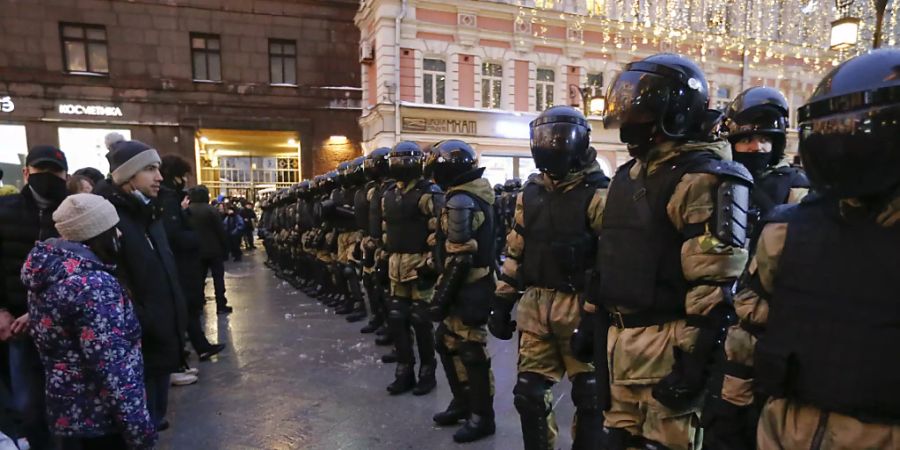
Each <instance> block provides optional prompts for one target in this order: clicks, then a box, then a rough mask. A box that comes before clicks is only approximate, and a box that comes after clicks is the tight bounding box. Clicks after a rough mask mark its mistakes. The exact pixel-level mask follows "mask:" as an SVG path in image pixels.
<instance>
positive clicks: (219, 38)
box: [188, 33, 222, 83]
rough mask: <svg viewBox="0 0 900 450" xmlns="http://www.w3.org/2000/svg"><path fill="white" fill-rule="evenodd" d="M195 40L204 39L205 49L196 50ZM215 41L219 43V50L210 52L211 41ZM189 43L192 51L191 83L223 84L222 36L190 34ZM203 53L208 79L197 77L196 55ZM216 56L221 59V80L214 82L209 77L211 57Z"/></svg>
mask: <svg viewBox="0 0 900 450" xmlns="http://www.w3.org/2000/svg"><path fill="white" fill-rule="evenodd" d="M194 39H203V41H204V42H203V48H194ZM210 39H215V40H216V41H218V43H219V48H217V49H214V50H210V49H209V40H210ZM188 42H189V44H190V49H191V81H193V82H195V83H221V82H222V36H221V35H219V34H212V33H190V34H189V36H188ZM195 53H202V54H203V55H204V58H205V59H206V78H198V77H197V66H196V64H194V54H195ZM210 54H216V55H218V57H219V74H218V75H219V79H218V80H213V79H212V78H210V76H209V55H210Z"/></svg>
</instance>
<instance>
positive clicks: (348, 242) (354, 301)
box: [330, 157, 365, 321]
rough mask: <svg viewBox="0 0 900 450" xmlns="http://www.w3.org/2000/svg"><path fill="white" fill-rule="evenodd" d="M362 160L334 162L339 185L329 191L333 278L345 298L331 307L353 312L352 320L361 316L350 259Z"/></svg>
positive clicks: (356, 277) (359, 233)
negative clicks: (334, 249) (334, 232)
mask: <svg viewBox="0 0 900 450" xmlns="http://www.w3.org/2000/svg"><path fill="white" fill-rule="evenodd" d="M362 162H363V158H361V157H360V158H356V159H353V160H351V161H345V162H343V163H341V164H339V165H338V174H339V176H338V179H339V183H340V185H341V186H340V188H339V189H336V190H335V191H334V192H333V193H332V197H331V204H330V209H331V211H332V214H333V215H334V217H335V220H334V222H333V223H334V224H335V228H336V230H337V233H338V234H337V238H336V239H337V252H336V259H337V261H336V265H337V269H336V271H335V279H336V282H337V284H338V287H339V289H340V290H341V293H342V294H343V296H344V297H345V300H344V303H343V304H341V305H340V306H338V307H337V308H336V309H335V313H337V314H341V315H348V316H349V315H350V314H351V313H356V314H354V319H355V320H353V321H357V320H361V319H362V318H365V315H364V313H365V304H364V298H363V295H362V286H361V284H360V276H359V272H358V270H359V267H358V264H357V263H356V262H355V261H354V258H353V252H354V249H355V248H356V246H357V244H358V243H359V241H360V240H362V230H361V229H359V226H358V224H357V217H356V213H355V211H354V210H353V208H354V203H355V200H356V193H357V192H358V191H359V190H360V189H361V187H362V186H361V185H362V183H363V182H364V181H365V175H364V174H363V172H362ZM359 313H363V316H362V317H359Z"/></svg>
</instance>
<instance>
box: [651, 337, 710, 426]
mask: <svg viewBox="0 0 900 450" xmlns="http://www.w3.org/2000/svg"><path fill="white" fill-rule="evenodd" d="M674 351H675V364H674V365H673V366H672V372H671V373H669V374H668V375H666V376H665V377H663V379H662V380H660V381H659V383H657V384H656V385H655V386H653V390H652V392H651V393H652V395H653V398H655V399H656V401H658V402H659V403H661V404H662V405H663V406H665V407H666V408H669V409H671V410H673V411H686V410H687V409H689V408H691V407H694V406H696V404H697V403H698V401H699V399H700V396H701V394H703V388H704V385H705V381H706V379H705V374H704V369H705V361H703V362H701V361H698V360H697V358H696V355H693V354H691V353H687V352H685V351H683V350H681V349H680V348H678V347H675V348H674Z"/></svg>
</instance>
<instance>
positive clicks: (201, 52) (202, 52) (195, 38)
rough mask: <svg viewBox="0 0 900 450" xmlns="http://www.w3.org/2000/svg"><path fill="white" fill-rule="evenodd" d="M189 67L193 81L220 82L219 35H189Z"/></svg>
mask: <svg viewBox="0 0 900 450" xmlns="http://www.w3.org/2000/svg"><path fill="white" fill-rule="evenodd" d="M191 66H192V67H193V70H194V81H222V50H221V47H220V44H219V35H216V34H198V33H191Z"/></svg>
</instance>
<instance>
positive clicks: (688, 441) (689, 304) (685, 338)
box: [599, 141, 749, 450]
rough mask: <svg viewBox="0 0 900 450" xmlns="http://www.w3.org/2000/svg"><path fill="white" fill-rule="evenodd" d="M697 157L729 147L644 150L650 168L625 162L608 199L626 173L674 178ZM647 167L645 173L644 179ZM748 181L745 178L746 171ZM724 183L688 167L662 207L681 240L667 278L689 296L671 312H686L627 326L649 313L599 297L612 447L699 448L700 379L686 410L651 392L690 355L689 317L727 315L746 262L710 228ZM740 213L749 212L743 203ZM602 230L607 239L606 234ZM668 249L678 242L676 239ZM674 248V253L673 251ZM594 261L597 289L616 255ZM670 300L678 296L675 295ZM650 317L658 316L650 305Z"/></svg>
mask: <svg viewBox="0 0 900 450" xmlns="http://www.w3.org/2000/svg"><path fill="white" fill-rule="evenodd" d="M695 152H704V153H705V154H706V155H708V159H710V160H713V161H715V160H718V158H721V159H723V160H729V159H730V146H729V144H728V143H727V142H725V141H718V142H714V143H686V144H680V145H676V144H674V143H666V144H663V145H660V146H657V147H656V148H655V149H652V150H651V151H650V152H649V154H648V156H647V158H646V159H647V160H648V161H649V163H646V164H645V163H644V162H642V161H640V160H634V163H633V165H632V166H631V167H630V170H629V169H628V167H627V165H626V166H623V168H620V170H619V172H617V174H616V177H615V178H614V179H613V181H612V183H611V185H610V195H612V191H613V190H614V189H615V187H616V183H617V181H618V182H622V183H624V182H625V181H622V180H623V179H622V178H620V177H623V176H627V177H629V179H630V180H637V179H638V177H640V176H647V177H650V176H652V175H654V174H655V173H656V172H657V171H659V170H662V169H665V170H672V171H673V172H672V173H673V174H676V175H673V176H677V174H678V173H679V172H675V171H677V170H678V169H677V167H681V166H679V163H678V161H679V160H682V158H691V157H692V156H698V155H699V154H697V153H695ZM710 154H711V155H710ZM715 155H717V156H715ZM713 164H715V163H714V162H713ZM645 165H646V175H642V172H643V171H644V167H645ZM626 170H628V171H627V172H626ZM710 172H712V173H710ZM745 172H746V171H745ZM746 176H747V177H748V178H749V173H747V174H746ZM723 179H724V177H723V176H721V175H718V174H716V173H715V172H714V170H709V171H704V172H701V173H693V172H692V170H691V169H690V168H688V169H687V171H686V173H683V175H681V178H680V179H677V181H676V184H675V186H674V190H673V191H672V192H671V195H670V196H669V197H668V200H667V202H666V204H665V217H664V218H663V219H662V220H666V221H667V222H668V224H670V225H665V226H667V227H668V226H671V227H674V230H676V231H675V232H676V233H677V237H676V238H675V239H681V240H682V242H681V243H680V249H681V250H680V266H681V273H680V274H678V273H675V274H672V275H673V277H674V278H675V279H676V280H677V278H682V279H683V280H682V281H680V283H682V284H683V286H684V290H685V292H686V294H685V296H684V298H683V299H681V301H682V302H683V304H682V305H681V306H677V308H676V310H677V309H682V308H683V310H682V311H683V312H676V313H673V314H672V317H671V319H669V320H662V319H660V320H655V322H659V323H654V324H648V325H645V326H641V325H635V326H632V325H627V324H625V322H627V320H628V317H629V316H632V317H637V316H640V315H646V314H647V313H648V311H645V310H631V309H629V308H626V307H623V306H622V305H616V304H612V303H611V302H610V301H609V298H600V299H599V300H600V302H602V303H603V305H604V306H605V307H606V308H607V309H608V310H609V311H610V312H611V313H612V316H613V323H614V325H615V326H612V327H610V329H609V333H608V336H607V361H608V367H609V374H610V392H611V408H610V409H609V410H608V411H607V412H606V415H605V422H604V425H605V427H606V428H607V432H608V433H611V435H612V436H614V438H612V439H613V440H615V441H616V442H617V445H620V446H621V447H611V448H625V447H626V446H633V445H642V444H641V442H648V441H649V443H656V444H662V445H665V446H666V447H667V448H670V449H673V450H686V449H690V448H698V447H699V445H700V439H698V438H699V436H698V433H697V431H698V428H697V426H698V419H699V418H698V413H699V405H697V400H699V397H700V395H701V394H702V384H703V380H702V379H698V380H694V383H693V384H694V385H693V386H692V389H691V390H690V392H691V394H692V397H696V400H693V401H690V402H689V405H688V406H685V407H681V408H680V409H679V410H673V409H670V408H669V407H667V406H664V405H663V404H661V403H660V401H658V400H657V399H656V396H655V395H654V389H655V386H656V385H657V384H659V383H660V382H661V381H663V380H671V379H672V377H674V376H676V375H678V374H679V373H677V371H676V370H674V369H675V368H676V367H677V366H676V361H677V360H676V355H680V358H679V361H680V360H681V359H687V357H688V356H689V355H691V354H692V352H693V351H694V350H695V343H696V342H697V340H698V336H699V333H700V331H699V330H700V328H698V327H697V326H695V325H694V324H692V323H691V322H690V321H688V320H686V318H687V317H698V316H699V317H700V318H703V317H709V316H711V315H713V314H719V313H718V311H722V310H726V311H727V310H728V309H729V308H730V305H728V302H729V301H730V299H729V298H728V297H729V294H728V293H727V289H726V288H724V287H725V286H728V285H729V284H730V283H733V281H734V280H735V279H736V278H737V277H738V276H739V275H740V273H741V271H742V269H743V267H744V265H745V264H746V261H747V252H746V250H744V249H743V248H742V245H743V242H741V243H740V244H738V245H735V244H733V243H729V242H724V241H722V240H720V239H719V238H718V237H717V236H715V235H713V231H714V230H712V229H711V227H710V226H709V224H708V222H709V221H710V220H711V218H712V217H713V215H714V213H715V212H716V197H717V190H718V189H719V186H720V185H721V184H722V182H723ZM645 192H647V193H646V196H647V197H650V196H651V195H654V193H653V192H651V189H647V190H646V191H645ZM663 195H665V194H663ZM663 200H665V199H663ZM617 206H619V207H621V205H617ZM744 208H745V209H746V205H744ZM604 209H605V210H606V212H607V215H609V213H610V212H611V204H606V205H605V208H604ZM607 227H608V224H605V226H604V228H607ZM602 233H604V239H605V238H606V236H605V233H607V231H605V230H604V231H602ZM673 244H674V245H675V246H677V245H678V244H677V242H675V243H673ZM601 245H602V243H601ZM671 251H673V252H676V253H677V250H675V249H671ZM602 253H603V251H602V250H601V254H602ZM669 263H673V264H675V265H676V268H673V267H668V268H665V267H662V266H660V270H666V269H668V270H672V269H674V270H677V265H678V263H679V262H678V260H677V256H676V260H675V261H669ZM599 264H600V267H601V269H600V270H601V278H600V283H601V285H602V284H603V283H604V282H607V283H608V281H609V280H607V276H606V275H605V272H604V270H605V269H604V268H605V267H608V265H615V264H617V258H616V257H615V255H612V256H610V257H608V259H604V258H601V259H600V261H599ZM661 264H665V262H662V263H661ZM632 269H633V268H632ZM648 270H649V269H648ZM654 276H656V275H654ZM651 283H652V281H651ZM657 283H658V281H657ZM609 287H610V288H614V286H609ZM673 289H674V288H673ZM604 291H605V289H601V290H600V292H601V293H604ZM603 295H605V294H603ZM656 301H657V302H658V301H659V300H656ZM672 301H677V299H674V298H673V299H672ZM649 313H650V314H651V315H654V314H657V313H655V312H654V310H653V309H652V308H651V310H649ZM679 316H680V318H679ZM700 358H703V357H702V356H701V357H700ZM679 364H680V362H679ZM670 374H671V375H670ZM673 381H674V380H673ZM694 394H695V395H694ZM622 430H624V432H627V434H626V433H623V432H622ZM628 435H630V436H631V437H630V438H629V437H628Z"/></svg>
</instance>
